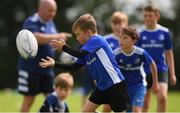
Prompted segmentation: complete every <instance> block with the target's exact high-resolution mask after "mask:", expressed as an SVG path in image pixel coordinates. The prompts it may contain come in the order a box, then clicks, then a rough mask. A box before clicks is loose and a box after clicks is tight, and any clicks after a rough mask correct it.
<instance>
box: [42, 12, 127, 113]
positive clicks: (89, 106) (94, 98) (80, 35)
mask: <svg viewBox="0 0 180 113" xmlns="http://www.w3.org/2000/svg"><path fill="white" fill-rule="evenodd" d="M73 32H74V33H75V35H76V36H77V40H78V41H79V42H80V43H81V44H82V45H83V46H82V48H81V49H80V50H74V49H72V48H71V47H69V46H68V45H66V43H65V42H64V41H63V40H60V41H57V40H53V41H51V43H50V44H51V45H52V46H53V47H54V48H55V49H59V50H63V51H65V52H67V53H69V54H71V55H72V56H75V57H77V58H78V60H77V62H75V63H74V64H72V65H63V64H60V63H57V62H55V61H54V60H53V59H52V58H50V57H47V59H42V61H41V62H40V66H41V67H44V68H45V67H47V66H59V67H61V68H64V69H72V70H77V69H80V68H81V67H82V66H87V68H88V71H89V72H90V75H91V77H92V79H93V80H94V81H95V84H96V89H94V90H93V92H92V94H91V96H90V97H89V100H88V101H87V102H86V104H85V106H84V108H83V112H95V110H96V109H97V108H98V107H99V106H100V105H101V104H109V105H110V106H111V108H112V110H113V111H114V112H123V111H125V110H126V109H127V104H128V96H127V90H126V85H125V83H124V77H123V76H122V74H121V72H120V70H119V68H118V65H117V62H116V59H115V56H114V55H113V52H112V49H111V48H110V47H109V45H108V43H107V42H106V40H105V39H104V38H103V37H102V36H100V35H97V28H96V21H95V19H94V18H93V17H92V16H91V15H90V14H84V15H82V16H80V17H79V18H78V19H77V20H76V21H75V22H74V24H73Z"/></svg>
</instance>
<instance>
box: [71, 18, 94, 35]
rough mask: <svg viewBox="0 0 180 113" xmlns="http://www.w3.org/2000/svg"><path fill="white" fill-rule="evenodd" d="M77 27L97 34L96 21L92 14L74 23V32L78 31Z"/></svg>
mask: <svg viewBox="0 0 180 113" xmlns="http://www.w3.org/2000/svg"><path fill="white" fill-rule="evenodd" d="M77 27H79V28H80V29H81V30H82V31H85V30H87V29H90V30H92V32H93V33H96V32H97V27H96V21H95V19H94V18H93V16H92V15H90V14H84V15H82V16H80V17H79V18H78V19H77V20H76V21H75V22H74V24H73V27H72V30H73V32H74V31H75V29H77Z"/></svg>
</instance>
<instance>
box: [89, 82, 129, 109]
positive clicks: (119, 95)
mask: <svg viewBox="0 0 180 113" xmlns="http://www.w3.org/2000/svg"><path fill="white" fill-rule="evenodd" d="M89 100H90V101H91V102H93V103H95V104H98V105H101V104H109V105H110V106H111V109H112V110H113V111H114V112H122V111H125V110H127V108H128V105H130V103H129V97H128V93H127V87H126V84H125V82H120V83H117V84H115V85H113V86H111V87H110V88H108V89H106V90H103V91H100V90H98V89H97V88H96V89H94V90H93V92H92V94H91V96H90V97H89Z"/></svg>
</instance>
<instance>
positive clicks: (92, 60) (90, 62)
mask: <svg viewBox="0 0 180 113" xmlns="http://www.w3.org/2000/svg"><path fill="white" fill-rule="evenodd" d="M95 61H96V57H94V58H92V59H91V60H90V61H89V62H86V63H87V65H91V64H92V63H93V62H95Z"/></svg>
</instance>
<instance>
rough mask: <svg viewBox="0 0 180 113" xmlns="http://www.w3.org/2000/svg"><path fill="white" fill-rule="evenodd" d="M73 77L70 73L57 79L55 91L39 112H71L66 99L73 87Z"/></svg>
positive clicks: (61, 74) (62, 74) (63, 74)
mask: <svg viewBox="0 0 180 113" xmlns="http://www.w3.org/2000/svg"><path fill="white" fill-rule="evenodd" d="M73 84H74V82H73V77H72V75H71V74H70V73H60V74H59V75H57V77H56V78H55V91H54V92H53V93H52V94H50V95H49V96H47V98H46V100H45V101H44V104H43V105H42V107H41V108H40V110H39V112H51V113H52V112H61V113H65V112H66V113H67V112H69V108H68V106H67V104H66V103H65V99H66V98H67V97H68V96H69V95H70V93H71V90H72V87H73Z"/></svg>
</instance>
